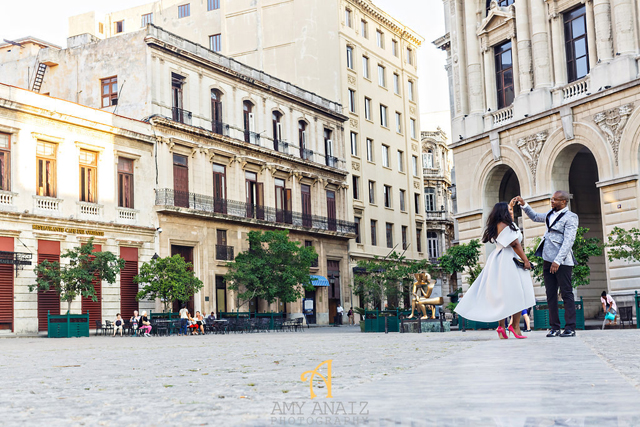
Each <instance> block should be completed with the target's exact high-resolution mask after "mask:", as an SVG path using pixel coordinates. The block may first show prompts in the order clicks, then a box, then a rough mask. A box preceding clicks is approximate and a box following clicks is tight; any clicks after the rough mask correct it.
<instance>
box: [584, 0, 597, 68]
mask: <svg viewBox="0 0 640 427" xmlns="http://www.w3.org/2000/svg"><path fill="white" fill-rule="evenodd" d="M585 8H586V9H587V49H588V52H589V69H591V68H593V67H595V66H596V64H597V63H598V52H597V51H596V24H595V20H594V16H593V1H591V0H590V1H588V2H587V3H586V4H585Z"/></svg>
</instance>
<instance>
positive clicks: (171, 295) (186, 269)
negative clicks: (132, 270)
mask: <svg viewBox="0 0 640 427" xmlns="http://www.w3.org/2000/svg"><path fill="white" fill-rule="evenodd" d="M133 281H134V282H135V283H145V286H144V288H142V290H141V291H140V292H138V295H136V299H137V300H141V299H143V298H146V297H149V298H151V299H156V298H158V299H160V301H162V304H163V305H164V310H165V311H167V310H169V309H170V307H171V305H172V304H173V302H174V301H179V302H180V303H185V302H187V301H189V298H191V297H192V296H193V295H195V293H196V292H198V291H199V290H200V289H202V287H203V286H204V285H203V283H202V280H200V279H198V278H197V277H196V276H195V274H194V273H193V264H191V263H190V262H186V261H185V260H184V258H182V257H181V256H180V255H174V256H172V257H165V258H156V259H151V261H149V262H145V263H144V264H142V266H141V267H140V273H139V274H138V275H137V276H136V277H134V279H133Z"/></svg>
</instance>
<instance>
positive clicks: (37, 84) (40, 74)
mask: <svg viewBox="0 0 640 427" xmlns="http://www.w3.org/2000/svg"><path fill="white" fill-rule="evenodd" d="M45 71H47V64H43V63H42V62H39V63H38V70H37V71H36V77H35V79H33V86H32V88H31V90H32V91H34V92H38V93H40V88H41V87H42V81H43V80H44V73H45Z"/></svg>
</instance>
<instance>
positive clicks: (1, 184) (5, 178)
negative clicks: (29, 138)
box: [0, 133, 11, 191]
mask: <svg viewBox="0 0 640 427" xmlns="http://www.w3.org/2000/svg"><path fill="white" fill-rule="evenodd" d="M0 190H3V191H11V135H8V134H6V133H0Z"/></svg>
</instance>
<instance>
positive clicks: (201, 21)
mask: <svg viewBox="0 0 640 427" xmlns="http://www.w3.org/2000/svg"><path fill="white" fill-rule="evenodd" d="M282 22H287V23H290V25H284V26H283V25H282ZM149 23H153V24H156V25H159V26H162V27H165V28H170V29H171V31H172V32H174V33H176V34H178V35H180V36H181V37H184V38H185V39H187V40H190V41H192V42H195V43H199V44H200V45H202V46H208V47H209V48H210V49H211V50H216V51H219V52H221V53H223V54H224V55H227V56H229V57H231V58H234V59H236V60H238V61H240V62H242V63H244V64H247V65H249V66H252V67H255V68H257V69H260V70H263V71H264V72H266V73H269V74H271V75H274V76H277V77H278V78H280V79H282V80H284V81H288V82H291V83H293V84H296V85H298V86H300V87H302V88H304V89H306V90H309V91H311V92H313V93H317V94H319V95H320V96H322V97H325V98H328V99H331V100H335V101H337V102H339V103H340V104H342V105H343V106H344V113H345V115H346V116H347V117H348V122H347V124H346V126H345V129H344V137H343V138H344V139H345V144H346V150H347V152H346V154H345V160H346V163H345V166H346V168H347V170H348V171H349V172H350V174H351V176H350V177H349V178H348V181H349V182H348V185H349V192H350V196H349V198H348V201H347V216H348V218H349V219H350V220H352V221H353V220H355V222H356V224H357V227H358V229H357V235H358V236H357V237H356V238H355V239H352V240H351V241H350V242H349V266H350V268H349V270H350V271H352V268H353V267H355V266H356V264H357V261H358V260H360V259H364V258H369V257H372V256H374V255H378V256H382V257H384V256H385V255H387V254H388V253H389V252H390V251H391V250H392V249H393V248H395V249H396V250H399V251H400V252H402V251H404V250H406V255H407V257H408V258H411V259H419V258H423V257H424V256H425V253H424V252H423V251H421V250H420V248H425V247H426V237H425V236H426V235H425V230H424V227H423V224H424V210H423V208H422V203H421V192H422V169H421V168H420V156H421V151H420V135H419V132H420V123H419V122H420V114H419V100H418V68H417V55H416V51H417V48H418V47H419V46H420V45H421V44H422V42H423V39H422V37H421V36H419V35H418V34H416V33H415V32H414V31H413V30H411V29H410V28H408V27H406V26H405V25H403V24H402V23H400V22H399V21H397V20H396V19H394V18H393V17H391V16H389V15H388V14H386V13H385V12H384V11H383V10H381V9H380V8H379V7H377V6H376V5H375V4H374V3H373V2H372V1H370V0H293V1H267V0H257V1H245V0H241V1H233V2H229V1H226V2H224V1H216V0H208V1H198V2H182V1H180V2H179V1H177V0H170V1H166V0H165V1H162V2H158V1H157V2H154V3H149V4H147V5H144V6H139V7H135V8H131V9H126V10H123V11H117V12H112V13H109V14H106V15H104V16H101V15H97V14H96V13H95V12H90V13H87V14H83V15H79V16H75V17H72V18H70V25H69V35H70V36H71V37H72V38H75V37H85V38H92V39H93V38H96V39H106V40H111V39H119V38H123V37H124V38H126V37H127V36H128V33H129V32H131V31H138V30H139V28H140V27H141V26H145V25H147V24H149ZM261 130H262V129H261ZM287 138H290V137H289V136H288V135H287ZM287 141H288V142H290V143H291V142H293V141H292V140H291V139H287ZM314 150H317V151H316V153H317V152H320V153H323V152H325V149H324V147H317V148H314ZM349 274H351V273H349ZM349 281H350V282H351V281H352V277H351V276H349ZM349 298H351V295H349ZM343 303H344V304H346V305H345V308H348V307H350V306H351V305H352V304H353V305H357V300H356V301H355V302H353V301H351V300H347V299H345V300H344V301H343Z"/></svg>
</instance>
